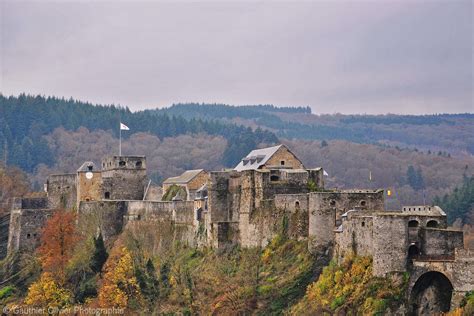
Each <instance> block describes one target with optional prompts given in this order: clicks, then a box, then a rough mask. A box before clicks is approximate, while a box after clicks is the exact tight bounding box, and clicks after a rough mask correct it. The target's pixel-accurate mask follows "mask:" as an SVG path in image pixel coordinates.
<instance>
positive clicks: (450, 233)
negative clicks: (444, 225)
mask: <svg viewBox="0 0 474 316" xmlns="http://www.w3.org/2000/svg"><path fill="white" fill-rule="evenodd" d="M420 236H421V239H422V241H423V242H422V243H421V253H422V254H423V255H425V256H445V255H451V254H452V255H454V250H455V249H456V248H458V249H462V248H463V247H464V240H463V238H464V236H463V232H462V231H457V230H447V229H440V228H423V229H421V230H420Z"/></svg>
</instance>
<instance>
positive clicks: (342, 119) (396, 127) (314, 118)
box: [150, 103, 474, 155]
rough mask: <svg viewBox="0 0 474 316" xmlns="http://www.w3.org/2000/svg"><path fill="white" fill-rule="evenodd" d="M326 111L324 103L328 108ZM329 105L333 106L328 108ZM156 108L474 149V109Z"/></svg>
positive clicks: (358, 138) (296, 133)
mask: <svg viewBox="0 0 474 316" xmlns="http://www.w3.org/2000/svg"><path fill="white" fill-rule="evenodd" d="M322 111H324V109H322ZM326 111H327V110H326ZM150 112H151V113H167V114H172V115H180V116H183V117H186V118H188V119H191V118H201V119H218V120H222V121H226V122H235V123H238V124H243V125H247V126H250V127H253V128H256V127H261V128H264V129H268V130H271V131H273V132H274V133H275V134H276V135H277V136H278V137H281V138H289V139H307V140H335V139H341V140H348V141H351V142H357V143H369V144H374V143H375V144H384V145H390V146H394V147H395V146H398V147H402V148H403V147H410V148H412V149H415V148H417V149H420V150H425V151H428V150H430V151H436V152H438V151H441V152H449V153H450V154H455V155H457V154H460V155H463V154H474V137H473V136H472V135H474V114H469V113H464V114H440V115H395V114H388V115H341V114H334V115H315V114H312V113H311V109H310V108H309V107H297V108H292V107H282V108H280V107H275V106H272V105H246V106H230V105H225V104H197V103H187V104H175V105H172V106H171V107H169V108H164V109H158V110H152V111H150Z"/></svg>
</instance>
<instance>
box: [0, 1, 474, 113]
mask: <svg viewBox="0 0 474 316" xmlns="http://www.w3.org/2000/svg"><path fill="white" fill-rule="evenodd" d="M0 2H1V6H0V10H1V16H0V18H1V47H0V53H1V64H0V67H1V68H0V73H1V78H0V80H1V81H0V87H1V92H2V93H3V94H4V95H11V94H14V95H17V94H19V93H21V92H26V93H31V94H42V95H55V96H64V97H67V98H68V97H70V96H72V97H73V98H75V99H80V100H84V101H91V102H94V103H103V104H110V103H115V104H121V105H127V106H129V107H130V108H131V109H132V110H139V109H144V108H154V107H163V106H169V105H171V104H172V103H177V102H210V103H214V102H218V103H227V104H234V105H239V104H274V105H284V106H307V105H308V106H310V107H311V108H312V109H313V112H314V113H335V112H341V113H377V114H378V113H388V112H390V113H410V114H413V113H439V112H450V113H452V112H474V108H473V92H472V91H473V76H472V74H473V63H472V56H473V46H472V44H473V34H472V32H473V31H472V28H473V7H472V3H471V1H435V2H433V1H352V2H351V1H344V2H343V1H336V2H329V1H328V2H322V1H314V2H294V1H291V2H290V1H288V2H276V1H268V2H249V1H240V2H231V1H219V2H201V1H193V2H182V1H179V2H175V1H173V2H150V1H148V2H139V1H121V2H116V1H115V2H113V1H103V2H100V1H8V0H7V1H5V0H0Z"/></svg>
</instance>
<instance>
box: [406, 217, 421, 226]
mask: <svg viewBox="0 0 474 316" xmlns="http://www.w3.org/2000/svg"><path fill="white" fill-rule="evenodd" d="M418 224H419V223H418V221H417V220H416V219H412V220H411V221H408V227H418Z"/></svg>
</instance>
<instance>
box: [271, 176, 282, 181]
mask: <svg viewBox="0 0 474 316" xmlns="http://www.w3.org/2000/svg"><path fill="white" fill-rule="evenodd" d="M278 180H280V177H279V176H277V175H271V176H270V181H278Z"/></svg>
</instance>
